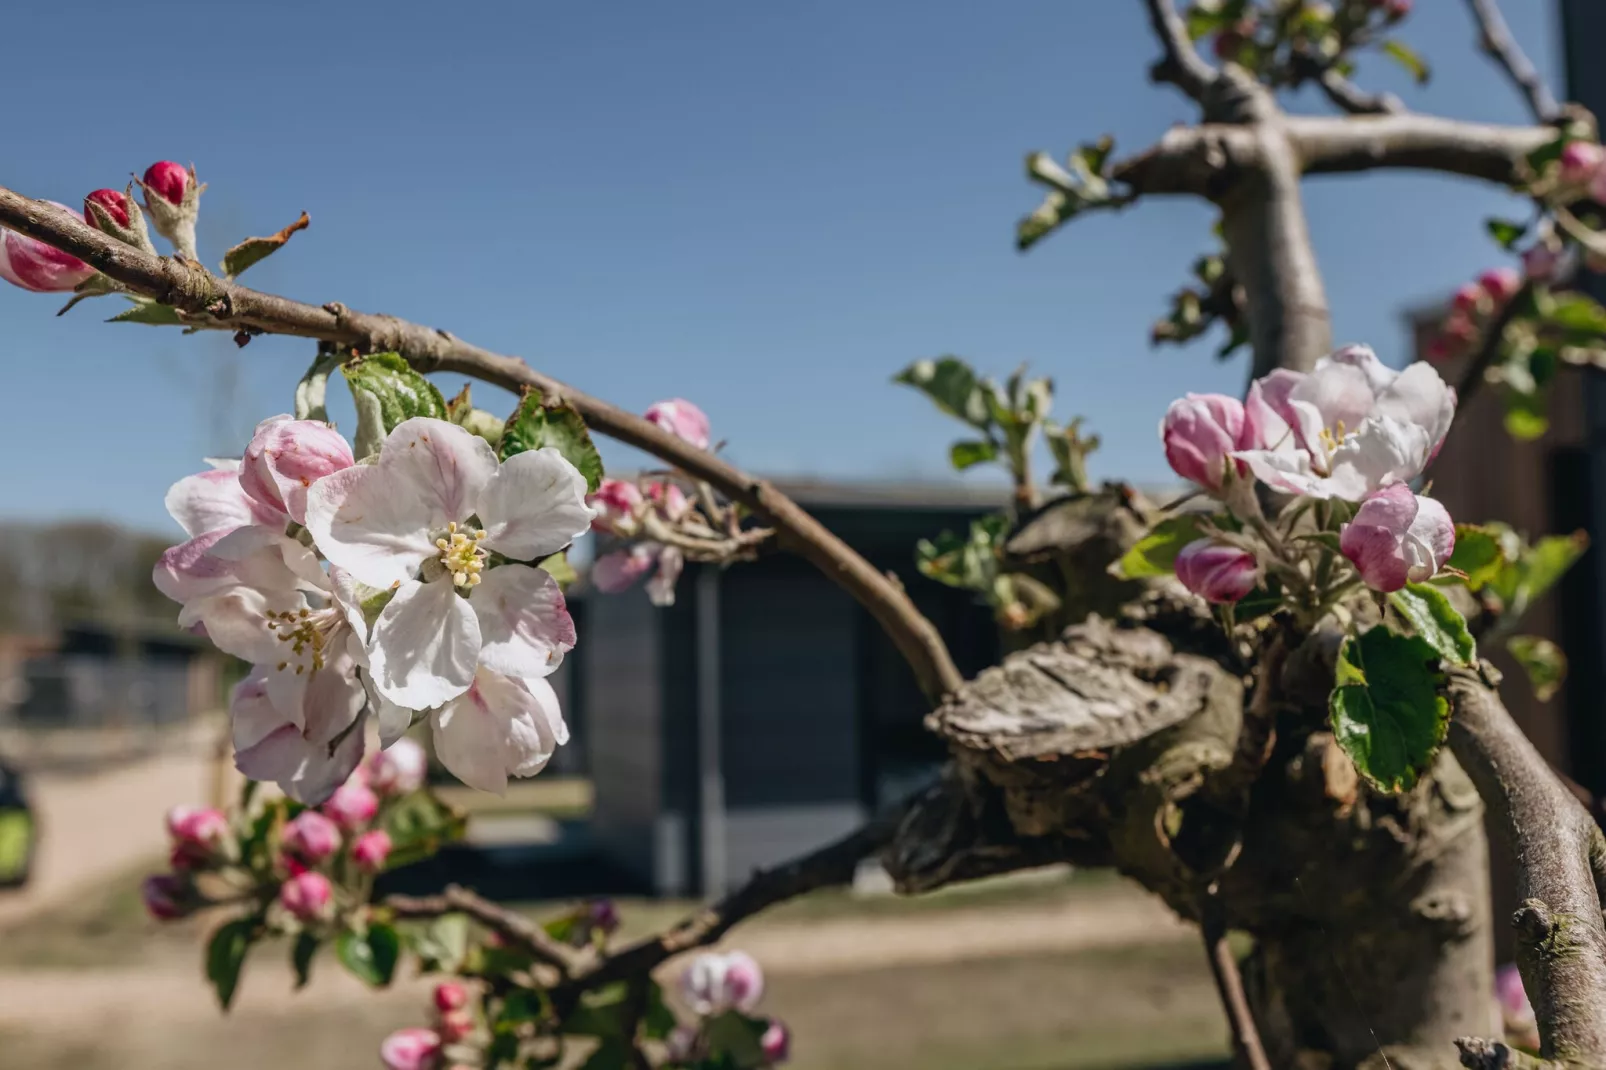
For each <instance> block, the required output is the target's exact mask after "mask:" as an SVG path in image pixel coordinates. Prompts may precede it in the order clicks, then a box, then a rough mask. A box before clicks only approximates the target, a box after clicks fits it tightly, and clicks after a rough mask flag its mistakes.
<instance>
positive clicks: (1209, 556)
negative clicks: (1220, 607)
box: [1176, 539, 1260, 604]
mask: <svg viewBox="0 0 1606 1070" xmlns="http://www.w3.org/2000/svg"><path fill="white" fill-rule="evenodd" d="M1176 573H1177V579H1178V580H1180V581H1181V583H1182V585H1183V586H1184V587H1186V588H1187V589H1188V590H1190V591H1192V592H1193V593H1194V594H1196V595H1198V596H1200V597H1201V598H1203V599H1204V600H1205V601H1207V602H1215V603H1220V604H1225V603H1229V602H1236V601H1238V600H1239V599H1241V598H1243V597H1244V596H1245V595H1246V594H1248V593H1249V592H1250V591H1252V590H1254V589H1255V584H1256V583H1258V582H1260V566H1259V564H1258V563H1257V562H1256V561H1255V555H1254V554H1252V553H1250V552H1249V551H1247V550H1240V549H1238V548H1237V547H1236V546H1227V545H1225V544H1224V543H1218V542H1215V541H1214V540H1211V539H1198V540H1196V541H1194V542H1190V543H1189V544H1188V545H1186V546H1184V547H1183V548H1182V550H1181V552H1180V553H1178V554H1177V561H1176Z"/></svg>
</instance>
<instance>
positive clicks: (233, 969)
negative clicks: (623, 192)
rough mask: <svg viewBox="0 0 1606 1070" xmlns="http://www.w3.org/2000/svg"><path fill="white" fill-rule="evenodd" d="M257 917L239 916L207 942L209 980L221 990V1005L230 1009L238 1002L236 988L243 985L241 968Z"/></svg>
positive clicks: (207, 976) (219, 998)
mask: <svg viewBox="0 0 1606 1070" xmlns="http://www.w3.org/2000/svg"><path fill="white" fill-rule="evenodd" d="M258 924H259V920H258V919H257V918H254V917H251V918H235V919H234V920H233V921H227V922H224V923H223V924H222V925H220V926H218V928H217V931H216V932H214V933H213V934H212V939H210V940H208V941H207V944H206V979H207V980H208V981H211V982H212V988H213V990H215V991H216V992H217V1001H218V1004H219V1005H220V1006H221V1007H222V1008H223V1009H224V1010H225V1011H226V1010H228V1009H229V1005H230V1004H231V1003H233V1002H234V992H235V989H236V988H238V987H239V984H240V969H241V967H243V966H244V965H245V955H246V952H248V951H250V950H251V937H252V935H253V934H255V932H256V929H257V926H258Z"/></svg>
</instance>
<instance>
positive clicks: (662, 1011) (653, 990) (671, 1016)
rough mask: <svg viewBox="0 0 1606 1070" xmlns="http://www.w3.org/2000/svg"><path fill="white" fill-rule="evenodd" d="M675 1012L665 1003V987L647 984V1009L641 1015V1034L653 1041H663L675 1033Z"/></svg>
mask: <svg viewBox="0 0 1606 1070" xmlns="http://www.w3.org/2000/svg"><path fill="white" fill-rule="evenodd" d="M676 1024H677V1022H676V1020H675V1012H674V1011H672V1010H670V1009H669V1004H668V1003H666V1002H664V990H663V986H662V985H660V984H659V983H658V982H657V981H648V982H647V1009H646V1010H645V1011H644V1012H643V1013H642V1015H641V1032H642V1034H643V1035H644V1036H646V1037H648V1038H649V1039H651V1040H663V1039H664V1038H665V1037H667V1036H669V1034H670V1033H672V1032H674V1031H675V1026H676Z"/></svg>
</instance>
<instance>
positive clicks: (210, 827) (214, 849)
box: [167, 806, 229, 868]
mask: <svg viewBox="0 0 1606 1070" xmlns="http://www.w3.org/2000/svg"><path fill="white" fill-rule="evenodd" d="M167 834H168V836H169V837H170V838H171V839H172V841H173V857H174V860H175V861H176V860H177V859H179V858H181V857H182V858H183V859H184V860H185V861H186V862H189V863H198V862H204V861H206V860H208V859H210V858H213V857H215V856H217V855H218V854H220V853H221V852H222V851H223V848H224V845H225V844H227V843H228V840H229V819H228V818H226V817H224V816H223V814H222V813H221V812H220V811H217V810H197V809H194V808H192V807H188V806H175V807H173V809H171V810H169V811H168V812H167ZM185 868H188V867H187V866H186V867H185Z"/></svg>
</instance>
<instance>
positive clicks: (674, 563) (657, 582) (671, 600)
mask: <svg viewBox="0 0 1606 1070" xmlns="http://www.w3.org/2000/svg"><path fill="white" fill-rule="evenodd" d="M685 564H686V555H685V554H683V553H682V552H681V551H680V548H679V547H678V546H665V547H664V548H663V549H662V550H660V551H659V553H658V572H657V574H656V575H654V576H653V578H652V579H650V580H648V581H647V600H648V601H649V602H651V603H652V604H653V605H655V606H672V605H674V604H675V584H676V582H677V581H679V579H680V572H681V569H682V568H684V567H685Z"/></svg>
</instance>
